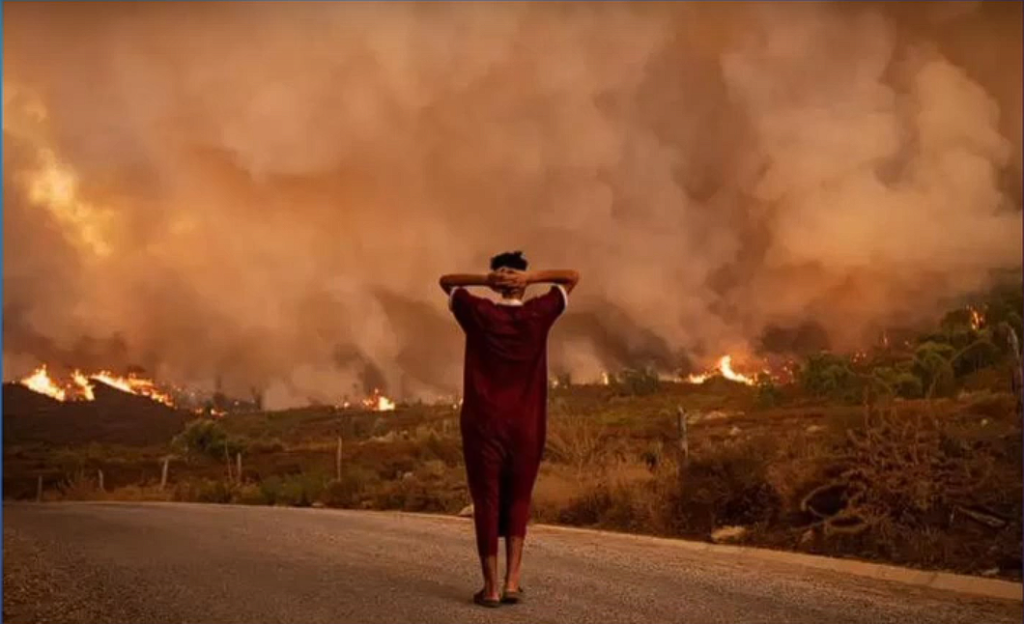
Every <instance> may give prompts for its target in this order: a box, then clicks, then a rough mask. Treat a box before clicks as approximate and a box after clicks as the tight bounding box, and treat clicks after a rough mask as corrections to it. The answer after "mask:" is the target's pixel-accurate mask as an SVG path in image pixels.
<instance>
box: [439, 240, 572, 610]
mask: <svg viewBox="0 0 1024 624" xmlns="http://www.w3.org/2000/svg"><path fill="white" fill-rule="evenodd" d="M527 267H528V263H527V261H526V259H525V258H523V254H522V252H519V251H516V252H508V253H503V254H499V255H497V256H495V257H493V258H491V272H490V273H488V274H486V275H463V274H457V275H445V276H443V277H442V278H441V280H440V284H441V288H442V289H444V291H445V293H447V294H448V301H449V307H450V308H451V311H452V313H453V314H454V315H455V318H456V320H457V321H458V323H459V325H460V326H461V327H462V330H463V332H464V333H465V334H466V355H465V365H464V366H465V370H464V373H463V403H462V414H461V418H460V425H461V430H462V452H463V456H464V457H465V460H466V476H467V480H468V482H469V491H470V495H471V496H472V498H473V508H474V510H473V521H474V525H475V528H476V544H477V552H478V554H479V555H480V565H481V567H482V569H483V577H484V587H483V589H482V590H480V591H479V592H477V593H476V595H474V596H473V601H474V602H476V603H477V604H479V605H482V606H486V607H496V606H498V605H499V604H500V603H502V602H504V603H516V602H519V601H520V600H521V599H522V588H521V587H520V585H519V577H520V569H521V565H522V557H523V540H524V539H525V538H526V523H527V520H528V519H529V515H530V499H531V496H532V494H533V485H534V482H535V481H536V479H537V470H538V468H539V467H540V460H541V457H542V455H543V452H544V441H545V434H546V429H547V391H548V370H547V368H548V367H547V338H548V331H549V330H550V329H551V326H552V325H553V324H554V323H555V321H556V320H557V319H558V317H559V316H561V315H562V313H563V312H564V311H565V309H566V307H567V306H568V304H569V293H571V292H572V290H573V288H575V287H576V284H577V283H578V282H579V279H580V276H579V273H577V272H576V271H527ZM541 283H549V284H553V286H552V288H551V289H550V290H549V291H548V292H547V293H545V294H543V295H540V296H538V297H534V298H532V299H530V300H528V301H524V300H523V295H524V294H525V293H526V288H527V287H528V286H530V285H531V284H541ZM469 286H485V287H489V288H490V289H491V290H493V291H494V292H496V293H498V294H499V295H500V299H499V300H498V301H491V300H489V299H484V298H482V297H476V296H473V295H471V294H470V293H469V292H468V291H467V290H466V287H469ZM499 536H501V537H504V538H505V554H506V568H505V586H504V590H503V591H502V592H499V587H498V537H499Z"/></svg>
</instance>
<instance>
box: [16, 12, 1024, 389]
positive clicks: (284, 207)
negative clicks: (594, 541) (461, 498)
mask: <svg viewBox="0 0 1024 624" xmlns="http://www.w3.org/2000/svg"><path fill="white" fill-rule="evenodd" d="M1020 21H1021V5H1020V3H945V2H943V3H936V4H935V5H921V4H919V3H915V5H914V6H913V7H912V8H908V7H903V6H893V5H889V4H862V3H847V4H842V5H830V4H808V3H793V4H788V3H787V4H767V3H753V4H749V5H748V4H722V5H719V4H717V3H714V4H711V3H707V4H704V3H700V4H697V3H694V4H670V5H660V4H659V5H632V4H605V3H601V4H594V5H586V4H572V5H561V4H519V3H515V4H489V3H484V4H463V3H458V4H452V5H447V4H415V5H411V4H410V5H407V4H397V3H382V4H350V3H340V4H330V3H309V4H305V3H280V4H278V3H254V4H244V5H243V4H240V3H239V4H236V3H224V4H221V3H210V4H207V3H197V4H191V3H180V4H179V3H152V4H151V3H140V4H137V5H136V4H121V3H118V4H115V5H105V4H101V5H85V6H83V5H82V4H81V3H66V4H59V5H58V4H46V3H8V4H6V5H5V6H4V44H3V45H4V50H3V51H4V76H3V85H4V116H3V132H4V143H3V148H4V169H3V176H4V190H3V193H4V195H3V199H4V221H3V225H4V258H3V260H4V266H3V287H4V372H5V376H6V377H8V378H10V377H12V376H17V375H19V374H23V373H24V372H25V371H26V370H27V369H28V368H30V367H31V366H33V365H35V364H37V363H39V362H42V361H46V362H51V363H54V364H55V365H57V364H63V365H73V366H83V367H87V366H103V367H108V368H110V367H119V366H120V367H123V366H128V365H137V366H142V367H144V368H146V369H147V370H148V371H150V372H151V373H153V374H155V375H157V376H158V377H160V378H161V379H167V380H173V381H176V382H182V383H194V384H207V385H211V384H220V385H221V386H222V387H223V388H224V389H225V390H227V391H230V392H235V393H239V394H242V395H245V394H246V393H247V392H248V391H249V389H250V388H257V389H259V390H260V391H262V392H264V393H265V396H266V404H267V405H269V406H271V407H280V406H286V405H294V404H299V403H305V402H307V401H309V400H311V399H312V400H336V399H337V398H338V397H340V396H341V395H343V394H353V393H354V394H356V395H359V394H361V393H362V392H363V391H364V390H365V389H366V388H368V387H372V386H382V387H384V388H386V389H387V391H388V392H390V393H393V394H394V395H396V396H397V397H404V398H412V397H423V398H431V397H434V396H442V395H446V394H450V393H453V392H455V391H457V390H458V388H459V384H460V380H461V377H460V368H461V353H462V351H461V348H462V347H461V343H460V339H461V338H460V334H459V331H458V329H457V327H456V325H455V323H454V322H453V321H452V320H451V319H450V318H449V313H448V311H447V308H446V301H445V298H444V296H443V294H442V293H441V291H440V290H439V289H438V287H437V277H438V276H439V275H440V274H442V273H445V272H456V271H457V272H465V271H474V270H478V271H483V270H485V269H486V260H487V258H488V257H489V256H490V255H492V254H494V253H497V252H500V251H505V250H508V249H523V250H524V251H525V252H526V255H527V257H528V258H529V259H530V260H531V262H532V263H533V265H535V266H537V267H541V266H545V267H566V268H576V269H578V270H580V271H581V272H582V274H583V276H584V281H583V283H582V284H581V286H580V288H579V289H578V291H577V293H576V294H575V295H574V298H573V301H572V303H571V306H570V312H569V313H568V314H567V316H566V318H565V319H563V320H562V321H561V322H560V324H559V325H558V326H557V327H556V330H555V331H554V333H553V337H552V344H551V357H552V367H553V369H554V370H555V371H571V372H572V373H573V374H574V375H576V376H577V378H583V379H586V378H595V377H597V376H598V375H599V373H600V372H601V371H602V370H604V369H608V368H615V367H617V366H622V365H637V364H648V363H652V364H655V365H657V366H658V367H660V368H663V369H669V370H671V369H677V368H681V369H684V370H685V369H687V368H689V367H691V366H697V367H699V366H702V365H704V364H706V363H707V362H709V361H711V360H713V359H714V358H716V357H718V356H719V355H722V354H724V353H726V352H733V353H740V354H742V353H748V354H749V353H753V352H754V351H756V350H757V349H758V348H759V347H760V346H761V345H762V344H763V340H762V337H763V336H765V335H766V332H767V333H768V334H772V332H775V334H776V335H777V334H778V332H780V331H781V332H786V331H790V332H800V331H804V330H802V329H800V328H806V327H814V328H818V330H817V331H816V332H811V333H812V334H813V335H814V336H815V337H819V334H822V333H823V334H824V335H826V336H827V341H828V343H829V344H831V345H832V346H833V347H844V346H855V345H858V344H863V342H864V341H866V340H871V339H873V337H874V336H876V335H877V334H876V333H875V332H877V331H878V330H879V328H881V327H884V326H885V325H886V324H890V323H894V322H899V323H901V324H907V323H912V322H917V321H921V320H925V319H926V318H927V317H928V316H929V315H931V314H933V313H934V312H935V306H936V305H937V304H938V303H939V302H941V301H945V300H948V299H950V298H954V297H957V296H959V295H963V294H965V293H968V292H970V291H972V290H974V289H978V288H983V287H984V286H985V285H986V284H987V283H988V282H989V280H990V279H991V272H992V270H993V269H999V268H1004V267H1010V268H1016V267H1018V266H1019V265H1020V261H1021V252H1022V250H1021V228H1022V222H1021V188H1020V179H1021V172H1022V169H1021V129H1022V128H1021V56H1022V47H1021V32H1020V28H1019V25H1020ZM816 339H817V338H816Z"/></svg>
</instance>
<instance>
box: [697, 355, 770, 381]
mask: <svg viewBox="0 0 1024 624" xmlns="http://www.w3.org/2000/svg"><path fill="white" fill-rule="evenodd" d="M715 376H721V377H725V378H726V379H729V380H731V381H735V382H737V383H741V384H746V385H748V386H752V385H754V383H755V380H754V378H753V377H749V376H747V375H744V374H742V373H737V372H736V371H734V370H733V369H732V356H731V355H723V356H722V357H721V358H720V359H719V360H718V364H717V365H716V366H715V368H714V369H713V370H710V371H708V372H705V373H701V374H700V375H690V376H689V377H687V378H686V381H687V382H688V383H692V384H702V383H704V382H705V381H707V380H708V379H711V378H712V377H715Z"/></svg>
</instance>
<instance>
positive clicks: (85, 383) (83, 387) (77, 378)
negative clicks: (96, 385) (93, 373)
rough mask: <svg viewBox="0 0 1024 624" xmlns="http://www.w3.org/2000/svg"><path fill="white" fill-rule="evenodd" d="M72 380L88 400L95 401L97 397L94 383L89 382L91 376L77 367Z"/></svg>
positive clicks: (72, 374)
mask: <svg viewBox="0 0 1024 624" xmlns="http://www.w3.org/2000/svg"><path fill="white" fill-rule="evenodd" d="M71 381H73V382H74V383H75V385H76V386H78V388H79V390H80V391H81V393H82V395H83V396H84V397H85V400H86V401H93V400H95V399H96V395H95V394H93V385H92V384H91V383H89V378H88V377H86V376H85V375H83V374H82V371H80V370H77V369H76V370H75V371H74V372H72V373H71Z"/></svg>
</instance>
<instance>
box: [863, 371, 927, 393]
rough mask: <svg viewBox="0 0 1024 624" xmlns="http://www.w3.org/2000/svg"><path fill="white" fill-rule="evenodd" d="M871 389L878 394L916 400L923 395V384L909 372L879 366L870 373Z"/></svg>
mask: <svg viewBox="0 0 1024 624" xmlns="http://www.w3.org/2000/svg"><path fill="white" fill-rule="evenodd" d="M871 382H872V387H873V388H874V389H875V390H876V391H878V392H879V393H880V394H883V395H889V396H898V397H900V398H904V399H916V398H919V397H921V396H922V395H923V394H924V383H923V382H922V381H921V378H920V377H918V376H917V375H915V374H914V373H913V372H911V371H910V370H906V369H904V368H898V367H889V366H880V367H878V368H876V369H874V370H872V371H871Z"/></svg>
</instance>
